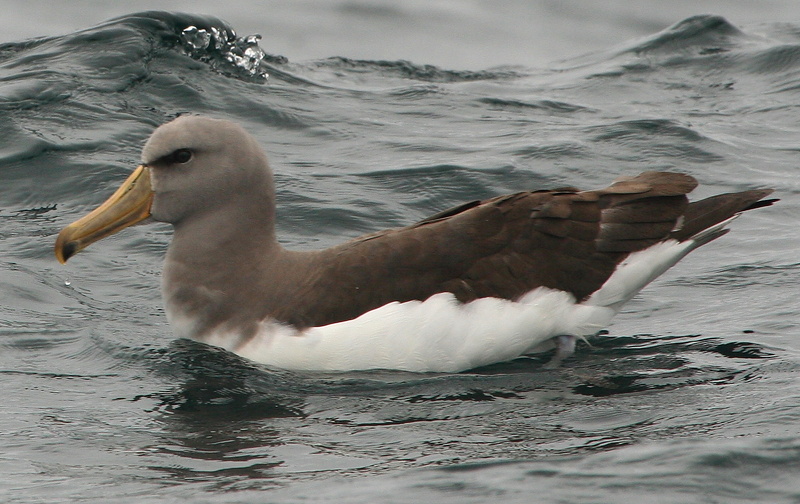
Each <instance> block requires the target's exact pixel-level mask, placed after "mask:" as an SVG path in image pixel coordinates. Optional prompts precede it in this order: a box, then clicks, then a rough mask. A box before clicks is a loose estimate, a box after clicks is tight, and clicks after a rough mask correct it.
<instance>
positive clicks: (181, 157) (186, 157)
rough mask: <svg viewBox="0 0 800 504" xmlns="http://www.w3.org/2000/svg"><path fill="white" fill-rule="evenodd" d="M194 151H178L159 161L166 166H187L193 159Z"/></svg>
mask: <svg viewBox="0 0 800 504" xmlns="http://www.w3.org/2000/svg"><path fill="white" fill-rule="evenodd" d="M192 156H193V154H192V151H191V150H189V149H177V150H175V151H173V152H171V153H169V154H167V155H166V156H163V157H162V158H161V159H159V161H160V162H162V163H165V164H186V163H188V162H189V161H191V159H192Z"/></svg>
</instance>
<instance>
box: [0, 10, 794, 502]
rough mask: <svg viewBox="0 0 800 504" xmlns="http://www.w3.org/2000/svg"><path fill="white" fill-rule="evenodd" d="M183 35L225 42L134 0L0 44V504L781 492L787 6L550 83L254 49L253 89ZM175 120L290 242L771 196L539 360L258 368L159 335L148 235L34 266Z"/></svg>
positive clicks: (773, 498) (788, 448)
mask: <svg viewBox="0 0 800 504" xmlns="http://www.w3.org/2000/svg"><path fill="white" fill-rule="evenodd" d="M776 21H781V20H776ZM784 21H785V20H784ZM190 25H194V26H197V27H199V28H201V29H202V28H204V29H209V30H210V28H211V27H216V28H218V29H220V30H224V29H226V28H227V29H231V27H226V25H224V23H223V22H222V21H219V20H216V19H212V18H208V17H205V18H200V17H195V16H188V15H167V14H154V13H149V14H139V15H130V16H127V17H123V18H120V19H116V20H113V21H110V22H108V23H106V24H103V25H101V26H98V27H95V28H91V29H88V30H85V31H80V32H76V33H72V34H69V35H65V36H60V37H53V38H44V39H34V40H29V41H26V42H20V43H8V44H5V45H1V46H0V118H1V119H2V120H0V139H2V141H0V183H1V184H2V186H0V187H2V191H0V198H1V199H2V202H1V203H0V238H1V239H2V244H3V248H2V255H0V285H2V288H0V380H2V383H3V388H2V390H3V406H2V409H0V446H2V449H0V471H1V472H0V474H2V478H0V497H1V498H2V500H3V502H14V503H23V502H25V503H34V502H37V503H38V502H114V501H121V500H123V499H124V500H125V501H128V502H193V503H194V502H309V501H310V502H314V501H327V502H344V503H346V502H432V501H434V500H435V501H437V502H459V503H462V502H487V501H490V500H496V499H502V500H503V501H505V502H570V503H578V502H587V503H589V502H592V503H594V502H622V501H625V502H634V501H635V502H658V503H667V502H669V503H672V502H674V503H685V502H704V503H717V502H720V503H728V502H776V503H777V502H800V478H798V474H800V387H798V386H799V385H800V379H799V378H798V376H800V374H799V373H800V343H799V342H798V341H800V340H798V334H797V333H798V320H799V319H798V315H800V303H799V302H798V294H800V259H798V250H799V248H800V237H799V232H798V225H797V218H798V216H800V204H798V194H800V177H799V176H798V173H799V172H798V158H799V157H800V156H798V153H799V151H800V148H799V147H798V145H800V143H798V142H799V141H800V140H798V139H800V120H798V113H800V24H793V23H787V22H776V23H774V24H771V25H768V26H760V27H759V29H758V32H755V31H750V30H749V29H748V28H747V27H744V28H737V27H734V26H733V25H731V24H730V23H729V22H727V21H726V20H725V19H723V18H720V17H714V16H700V17H694V18H690V19H686V20H685V21H682V22H679V23H678V24H676V25H674V26H672V27H671V28H668V29H666V30H664V31H662V32H658V33H654V34H653V35H652V36H650V37H647V38H645V39H640V40H635V41H632V42H630V43H628V44H626V45H623V46H619V47H616V48H614V49H609V50H600V51H598V52H596V53H593V54H590V55H587V56H584V57H581V58H578V59H573V60H569V61H566V62H562V63H559V64H555V65H553V67H552V68H549V69H547V70H540V69H532V68H527V67H498V68H490V69H488V70H483V71H476V70H469V71H460V70H457V69H455V70H454V69H450V68H445V67H433V66H426V65H423V64H418V63H416V62H408V61H374V60H372V61H363V60H355V59H348V58H345V57H333V58H330V59H323V60H313V61H302V62H295V61H286V60H284V59H282V58H280V57H278V55H269V54H267V55H266V57H265V58H264V61H263V62H262V66H261V67H260V68H261V70H263V71H266V72H268V73H269V74H270V77H269V79H268V80H265V79H263V78H261V77H259V76H258V75H252V74H251V73H249V72H247V71H244V70H242V69H241V68H237V67H236V66H234V65H232V64H230V63H229V62H228V61H227V60H226V59H225V55H226V54H229V53H226V52H225V50H221V51H218V50H211V49H208V50H195V51H191V54H187V52H189V51H187V50H186V49H185V46H184V45H183V42H182V41H181V38H180V33H181V31H182V30H183V29H184V28H186V27H187V26H190ZM240 35H244V34H240ZM264 50H266V51H267V52H269V50H270V48H269V47H264ZM184 112H196V113H202V114H208V115H213V116H217V117H225V118H229V119H233V120H235V121H238V122H240V123H242V124H244V125H245V126H246V127H247V128H248V129H249V130H250V131H251V132H252V133H253V134H254V135H255V136H256V137H257V138H258V139H259V140H260V141H261V142H262V143H263V145H264V146H265V148H266V149H267V150H268V152H269V153H270V155H271V159H272V164H273V168H274V169H275V170H276V172H277V184H278V202H279V205H280V208H279V218H280V225H279V229H280V233H281V236H282V241H283V242H284V243H285V244H286V245H287V246H291V247H298V248H311V247H322V246H328V245H331V244H334V243H337V242H339V241H341V240H343V239H345V238H348V237H352V236H356V235H358V234H361V233H365V232H369V231H374V230H377V229H381V228H385V227H390V226H398V225H401V224H404V223H408V222H410V221H413V220H415V219H420V218H422V217H424V216H426V215H428V214H430V213H432V212H434V211H437V210H441V209H444V208H447V207H449V206H451V205H454V204H457V203H459V202H462V201H466V200H470V199H475V198H483V197H488V196H493V195H497V194H500V193H503V192H509V191H515V190H520V189H522V188H537V187H553V186H563V185H579V186H584V187H593V186H598V185H602V184H606V183H608V182H609V181H610V180H611V179H613V178H615V177H616V176H618V175H620V174H632V173H636V172H638V171H641V170H643V169H653V168H656V169H679V170H682V171H685V172H688V173H690V174H692V175H694V176H696V177H697V178H698V179H700V180H701V182H702V183H703V186H702V187H701V188H700V189H699V190H698V193H699V195H700V196H704V195H709V194H712V193H716V192H722V191H727V190H740V189H744V188H749V187H761V186H770V187H774V188H776V190H777V196H778V197H780V198H781V199H782V201H781V202H780V204H778V205H777V206H774V207H771V208H769V209H765V210H760V211H758V212H752V213H750V214H748V215H746V216H744V217H742V218H741V219H740V220H739V221H737V222H736V223H735V226H734V230H733V232H731V233H730V234H729V235H728V236H726V237H724V238H722V239H720V240H718V241H717V242H714V243H713V244H711V245H708V246H707V247H704V249H702V250H701V251H699V252H697V253H695V254H693V255H692V256H691V257H689V258H687V259H686V260H685V261H684V262H683V263H681V264H680V265H679V266H678V267H677V268H676V269H675V270H674V271H672V272H670V273H668V274H667V275H665V277H664V278H662V279H660V280H659V281H657V282H656V283H655V284H653V285H652V286H650V287H649V288H648V289H646V290H645V292H644V293H643V294H642V295H640V296H639V297H638V298H637V299H635V300H634V301H633V302H631V303H630V304H629V305H628V307H627V309H626V311H625V312H624V313H622V314H621V315H620V316H619V317H618V318H617V319H616V322H615V324H614V325H613V326H612V327H611V328H610V332H609V334H607V335H604V336H599V337H596V338H594V339H593V340H591V342H590V343H591V346H589V345H586V344H583V345H581V346H580V347H579V349H578V353H577V354H576V356H575V357H574V358H572V359H570V360H569V361H568V362H567V363H566V364H565V366H564V367H563V368H562V369H558V370H550V369H544V368H543V367H542V364H543V362H545V361H546V358H547V356H543V357H537V356H534V357H529V358H523V359H519V360H517V361H514V362H511V363H507V364H502V365H496V366H492V367H490V368H484V369H479V370H476V371H473V372H468V373H462V374H455V375H414V374H408V373H395V372H370V373H348V374H311V373H287V372H282V371H276V370H271V369H267V368H265V367H262V366H259V365H255V364H252V363H249V362H247V361H244V360H242V359H239V358H237V357H236V356H232V355H230V354H226V353H225V352H222V351H215V350H213V349H209V348H207V347H203V346H202V345H198V344H193V343H191V342H187V341H176V340H174V339H173V338H172V337H171V335H170V330H169V328H168V327H167V325H166V320H165V317H164V314H163V311H162V308H161V302H160V299H159V277H160V263H161V257H162V255H163V253H164V251H165V248H166V245H167V243H168V241H169V237H170V230H169V228H168V227H167V226H162V225H151V226H141V227H136V228H133V229H129V230H126V231H125V232H123V233H121V234H120V235H117V236H115V237H113V238H110V239H107V240H104V241H102V242H99V243H97V244H95V245H94V246H93V247H91V248H90V249H88V250H87V251H86V252H84V253H83V254H81V255H80V256H78V257H76V258H75V259H73V260H72V261H71V262H70V264H69V265H68V266H66V267H62V266H60V265H58V264H57V263H56V261H55V259H54V257H53V255H52V244H53V240H54V238H55V234H56V233H57V232H58V230H59V229H60V228H61V227H62V226H63V225H65V224H67V223H68V222H70V221H72V220H73V219H75V218H77V217H79V216H81V215H83V214H84V213H85V212H86V211H87V210H89V209H90V208H93V207H94V206H95V205H96V204H98V203H99V202H101V201H102V200H104V199H105V198H106V197H107V195H108V194H110V192H111V191H113V189H114V188H115V187H116V186H117V185H118V184H119V182H120V181H121V180H122V179H123V178H124V177H125V176H126V175H127V173H128V172H129V171H130V170H131V169H132V168H133V167H134V166H135V164H136V161H137V159H138V153H139V149H140V148H141V145H142V143H143V141H144V139H145V138H146V137H147V136H148V135H149V133H150V132H151V131H152V129H153V128H154V127H155V126H157V125H158V124H161V123H163V122H165V121H166V120H168V119H170V118H172V117H174V116H175V115H177V114H180V113H184Z"/></svg>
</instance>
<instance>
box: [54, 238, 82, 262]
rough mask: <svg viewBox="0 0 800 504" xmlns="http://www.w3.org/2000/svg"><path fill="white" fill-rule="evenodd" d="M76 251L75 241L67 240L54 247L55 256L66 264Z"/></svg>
mask: <svg viewBox="0 0 800 504" xmlns="http://www.w3.org/2000/svg"><path fill="white" fill-rule="evenodd" d="M77 252H78V245H77V244H76V243H75V242H67V243H65V244H63V245H61V247H59V248H57V249H56V258H57V259H58V262H60V263H61V264H66V262H67V261H68V260H69V258H70V257H72V256H74V255H75V254H76V253H77Z"/></svg>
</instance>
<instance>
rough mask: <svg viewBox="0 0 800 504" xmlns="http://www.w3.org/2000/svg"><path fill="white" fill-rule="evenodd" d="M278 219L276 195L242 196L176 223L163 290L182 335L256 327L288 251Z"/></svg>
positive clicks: (199, 336) (201, 335)
mask: <svg viewBox="0 0 800 504" xmlns="http://www.w3.org/2000/svg"><path fill="white" fill-rule="evenodd" d="M239 203H240V204H239ZM245 205H247V206H245ZM274 222H275V221H274V207H273V206H272V205H271V202H270V201H265V200H263V199H262V200H261V201H260V202H259V201H258V200H257V199H255V200H254V199H253V198H247V197H242V198H236V199H235V201H233V202H232V203H231V204H229V205H228V206H227V207H225V208H215V209H211V211H207V212H198V213H196V214H194V215H192V217H191V218H190V219H186V220H183V221H181V222H179V223H176V224H175V234H174V237H173V239H172V243H171V244H170V246H169V249H168V251H167V256H166V260H165V262H164V274H163V278H162V292H163V296H164V301H165V304H166V308H167V316H168V318H169V319H170V323H171V324H172V326H173V328H174V330H175V332H176V333H177V335H178V336H181V337H190V338H195V339H200V340H203V339H204V336H205V335H206V334H207V333H209V332H210V331H212V330H217V331H219V330H226V329H229V330H232V331H233V330H235V332H237V333H241V334H244V335H246V334H247V333H248V332H249V331H251V330H255V329H254V328H252V327H249V326H251V325H252V324H253V323H254V321H257V320H259V319H260V318H261V317H262V315H261V310H262V307H261V304H260V303H259V301H260V300H261V298H263V297H264V296H265V295H266V294H265V293H267V292H268V291H269V289H270V286H269V285H268V282H269V279H270V277H272V275H270V274H269V273H270V271H271V270H274V269H275V266H274V264H275V262H276V261H278V262H279V261H280V258H281V257H282V256H283V255H284V253H285V251H284V250H283V248H282V247H281V246H280V245H279V244H278V242H277V240H276V238H275V229H274ZM228 326H230V327H228Z"/></svg>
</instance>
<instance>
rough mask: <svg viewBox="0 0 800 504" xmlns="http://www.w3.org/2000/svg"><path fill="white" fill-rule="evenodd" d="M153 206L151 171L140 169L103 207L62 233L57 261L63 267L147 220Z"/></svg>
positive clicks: (57, 245)
mask: <svg viewBox="0 0 800 504" xmlns="http://www.w3.org/2000/svg"><path fill="white" fill-rule="evenodd" d="M152 202H153V190H152V189H151V187H150V169H149V168H148V167H146V166H139V167H138V168H136V170H134V172H133V173H131V175H130V177H128V179H127V180H125V182H123V184H122V185H121V186H120V188H119V189H117V191H116V192H115V193H114V194H112V195H111V197H110V198H108V199H107V200H106V201H105V203H103V204H102V205H100V206H99V207H97V208H96V209H95V210H94V211H92V212H91V213H90V214H88V215H87V216H86V217H83V218H81V219H78V220H76V221H75V222H73V223H72V224H70V225H69V226H67V227H65V228H64V229H62V230H61V232H60V233H59V234H58V239H56V250H55V252H56V258H57V259H58V261H59V262H60V263H61V264H64V263H66V262H67V259H69V258H70V257H72V256H73V255H75V254H77V253H78V252H80V251H81V250H83V249H84V248H86V247H88V246H89V245H90V244H92V243H94V242H96V241H97V240H100V239H102V238H105V237H106V236H110V235H112V234H114V233H116V232H117V231H119V230H121V229H124V228H126V227H128V226H132V225H133V224H136V223H137V222H140V221H142V220H144V219H146V218H148V217H149V216H150V205H151V204H152Z"/></svg>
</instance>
